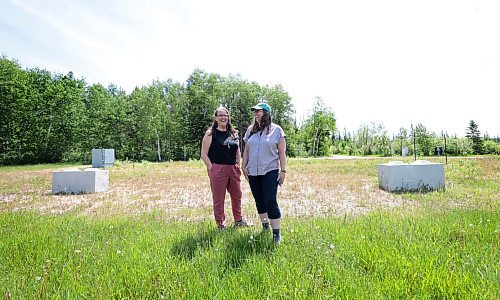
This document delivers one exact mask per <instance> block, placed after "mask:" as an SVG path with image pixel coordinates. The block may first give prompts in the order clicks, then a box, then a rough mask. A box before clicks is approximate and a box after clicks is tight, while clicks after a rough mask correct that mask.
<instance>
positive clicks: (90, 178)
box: [52, 168, 109, 194]
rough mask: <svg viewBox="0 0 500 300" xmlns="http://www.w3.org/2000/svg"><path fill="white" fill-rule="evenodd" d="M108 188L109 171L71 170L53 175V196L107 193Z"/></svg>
mask: <svg viewBox="0 0 500 300" xmlns="http://www.w3.org/2000/svg"><path fill="white" fill-rule="evenodd" d="M108 187H109V171H108V170H100V169H95V168H89V169H86V170H84V171H80V170H74V169H71V170H65V171H60V172H53V173H52V193H53V194H60V193H61V194H83V193H97V192H105V191H107V190H108Z"/></svg>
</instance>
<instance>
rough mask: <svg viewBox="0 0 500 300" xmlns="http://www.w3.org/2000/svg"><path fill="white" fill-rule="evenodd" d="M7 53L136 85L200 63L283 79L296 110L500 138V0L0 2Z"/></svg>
mask: <svg viewBox="0 0 500 300" xmlns="http://www.w3.org/2000/svg"><path fill="white" fill-rule="evenodd" d="M0 51H1V52H2V54H5V55H6V56H7V57H9V58H13V59H17V60H18V61H19V63H20V64H21V66H22V67H23V68H31V67H39V68H44V69H47V70H49V71H52V72H58V73H67V72H69V71H72V72H73V73H74V75H75V76H76V77H77V78H85V80H86V82H87V83H89V84H92V83H96V82H99V83H101V84H103V85H105V86H107V85H108V84H109V83H114V84H117V85H119V86H121V87H123V88H124V89H125V90H126V91H127V92H130V91H131V90H132V89H133V88H134V87H135V86H141V85H145V84H149V83H151V82H152V81H153V80H154V79H159V80H166V79H169V78H171V79H173V80H174V81H178V82H184V81H185V80H186V79H187V78H188V76H189V74H191V73H192V72H193V70H194V69H196V68H200V69H203V70H204V71H206V72H213V73H218V74H220V75H222V76H228V75H229V74H240V75H241V77H242V78H243V79H246V80H249V81H256V82H258V83H259V84H261V85H265V84H268V85H274V84H278V83H279V84H281V85H283V87H284V89H285V90H286V91H288V92H289V94H290V96H291V97H292V100H293V103H294V106H295V109H296V111H297V117H298V119H299V120H300V119H301V118H303V117H304V116H306V115H307V113H308V110H310V109H311V107H312V101H313V99H314V97H316V96H319V97H322V98H323V100H324V101H325V103H326V104H327V105H328V106H329V107H330V108H331V109H332V111H333V112H334V113H335V115H336V118H337V125H338V128H339V129H340V130H341V131H343V128H347V130H350V131H353V130H356V129H357V128H359V126H360V125H361V124H363V123H365V124H369V123H371V122H375V123H383V124H384V125H385V127H386V128H387V129H388V131H389V133H396V132H397V131H398V129H399V128H400V127H406V128H409V127H410V124H417V123H419V122H420V123H422V124H423V125H424V126H426V127H427V128H428V129H430V130H431V131H434V132H436V133H440V132H441V131H445V132H446V131H447V132H448V133H449V134H453V133H456V134H458V135H459V136H463V135H464V134H465V130H466V127H467V125H468V122H469V120H471V119H473V120H475V121H476V122H477V123H478V124H479V129H480V130H481V132H483V133H484V132H486V131H487V132H488V133H489V134H490V136H497V135H500V121H498V115H499V111H500V109H499V108H500V1H498V0H493V1H479V0H477V1H460V0H450V1H440V0H430V1H427V0H418V1H406V0H395V1H386V0H381V1H376V0H367V1H355V0H352V1H347V0H344V1H334V0H332V1H317V0H307V1H293V0H284V1H273V0H252V1H238V0H227V1H217V0H211V1H206V0H183V1H181V0H172V1H169V0H164V1H160V0H141V1H132V0H51V1H42V0H39V1H35V0H19V1H17V0H0Z"/></svg>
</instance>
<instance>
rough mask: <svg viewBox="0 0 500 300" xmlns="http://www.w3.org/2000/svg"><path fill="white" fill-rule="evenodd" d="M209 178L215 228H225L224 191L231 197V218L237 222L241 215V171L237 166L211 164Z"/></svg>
mask: <svg viewBox="0 0 500 300" xmlns="http://www.w3.org/2000/svg"><path fill="white" fill-rule="evenodd" d="M208 176H209V177H210V188H211V189H212V199H213V203H214V217H215V222H216V223H217V226H219V227H224V226H226V215H225V214H224V200H225V199H226V190H227V191H228V192H229V195H230V196H231V209H232V211H233V218H234V220H235V221H239V220H241V219H242V218H243V216H242V215H241V195H242V192H241V181H240V176H241V170H240V168H239V166H237V165H219V164H212V169H211V170H210V173H209V174H208Z"/></svg>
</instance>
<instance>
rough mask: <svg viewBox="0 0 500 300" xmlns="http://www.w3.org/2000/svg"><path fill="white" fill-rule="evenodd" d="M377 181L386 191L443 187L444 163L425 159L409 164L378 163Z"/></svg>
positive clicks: (437, 188) (426, 189)
mask: <svg viewBox="0 0 500 300" xmlns="http://www.w3.org/2000/svg"><path fill="white" fill-rule="evenodd" d="M378 182H379V186H380V188H382V189H384V190H386V191H388V192H411V191H431V190H439V189H444V188H445V180H444V165H443V164H441V163H433V162H429V161H426V160H417V161H415V162H413V163H411V164H406V163H403V162H401V161H392V162H389V163H387V164H379V165H378Z"/></svg>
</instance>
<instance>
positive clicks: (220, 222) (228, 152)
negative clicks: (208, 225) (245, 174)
mask: <svg viewBox="0 0 500 300" xmlns="http://www.w3.org/2000/svg"><path fill="white" fill-rule="evenodd" d="M201 159H202V160H203V162H204V163H205V166H206V167H207V173H208V177H209V178H210V188H211V190H212V200H213V207H214V218H215V222H216V223H217V227H218V228H219V229H224V228H226V215H225V214H224V200H225V198H226V190H227V191H228V192H229V195H230V196H231V209H232V212H233V219H234V226H247V225H248V223H247V221H245V220H244V219H243V215H242V212H241V197H242V192H241V181H240V176H241V170H240V160H241V154H240V146H239V137H238V131H236V130H235V129H233V128H232V126H231V122H230V118H229V111H228V110H227V109H226V108H224V107H222V106H221V107H219V108H218V109H217V110H216V111H215V120H214V123H213V125H212V127H211V128H209V129H208V130H207V131H206V132H205V136H204V137H203V141H202V143H201Z"/></svg>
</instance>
